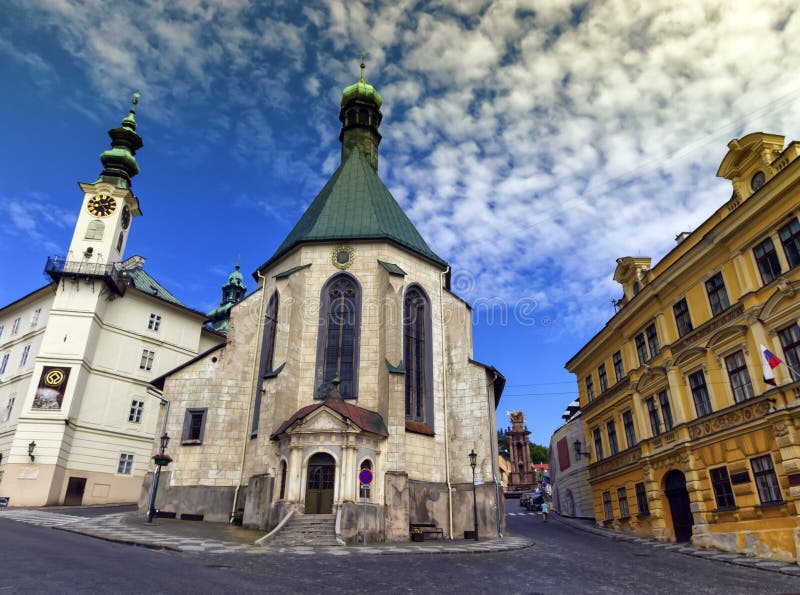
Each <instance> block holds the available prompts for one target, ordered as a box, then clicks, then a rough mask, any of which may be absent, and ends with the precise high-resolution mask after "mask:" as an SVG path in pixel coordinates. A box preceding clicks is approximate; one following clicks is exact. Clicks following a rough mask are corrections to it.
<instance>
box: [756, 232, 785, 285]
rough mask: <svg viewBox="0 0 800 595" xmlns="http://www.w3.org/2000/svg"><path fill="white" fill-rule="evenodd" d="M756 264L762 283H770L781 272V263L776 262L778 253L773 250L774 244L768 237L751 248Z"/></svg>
mask: <svg viewBox="0 0 800 595" xmlns="http://www.w3.org/2000/svg"><path fill="white" fill-rule="evenodd" d="M753 253H754V254H755V256H756V263H757V264H758V272H759V273H761V281H763V283H764V285H766V284H768V283H771V282H772V281H774V280H775V279H777V278H778V275H780V274H781V264H780V262H778V254H777V253H776V252H775V245H774V244H773V243H772V240H771V239H770V238H767V239H766V240H764V241H763V242H761V243H760V244H759V245H758V246H756V247H755V248H753Z"/></svg>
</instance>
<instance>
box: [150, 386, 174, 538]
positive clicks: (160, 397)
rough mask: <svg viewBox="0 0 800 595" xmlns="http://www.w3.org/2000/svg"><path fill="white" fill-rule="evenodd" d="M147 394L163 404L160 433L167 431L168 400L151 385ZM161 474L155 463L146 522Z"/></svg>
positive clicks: (153, 504) (152, 507)
mask: <svg viewBox="0 0 800 595" xmlns="http://www.w3.org/2000/svg"><path fill="white" fill-rule="evenodd" d="M147 394H148V395H150V396H151V397H155V398H156V399H158V400H159V401H161V404H162V405H164V406H165V408H164V421H163V423H162V424H161V435H162V436H163V435H164V434H166V433H167V418H168V417H169V401H168V400H167V399H165V398H164V394H163V393H161V392H159V391H157V390H156V389H154V388H153V387H151V386H148V387H147ZM163 450H164V449H163V448H162V449H161V451H160V452H161V454H163ZM159 475H161V466H160V465H156V468H155V470H154V471H153V480H152V481H151V482H150V495H149V497H148V498H147V522H148V523H152V522H153V511H154V510H155V506H156V490H157V489H158V477H159Z"/></svg>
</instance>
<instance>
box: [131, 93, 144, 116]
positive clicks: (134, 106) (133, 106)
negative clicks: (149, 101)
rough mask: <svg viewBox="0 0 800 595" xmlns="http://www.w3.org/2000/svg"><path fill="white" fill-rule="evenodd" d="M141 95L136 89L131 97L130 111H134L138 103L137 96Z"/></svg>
mask: <svg viewBox="0 0 800 595" xmlns="http://www.w3.org/2000/svg"><path fill="white" fill-rule="evenodd" d="M141 96H142V94H141V93H139V91H136V92H135V93H134V94H133V99H131V112H133V113H136V106H137V105H139V98H140V97H141Z"/></svg>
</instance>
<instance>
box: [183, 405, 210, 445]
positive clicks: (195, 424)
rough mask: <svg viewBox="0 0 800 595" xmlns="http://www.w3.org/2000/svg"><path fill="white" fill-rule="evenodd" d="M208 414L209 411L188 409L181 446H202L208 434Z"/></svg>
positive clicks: (184, 419) (184, 420)
mask: <svg viewBox="0 0 800 595" xmlns="http://www.w3.org/2000/svg"><path fill="white" fill-rule="evenodd" d="M206 413H208V409H206V408H205V407H204V408H202V409H187V410H186V415H185V416H184V418H183V433H182V434H181V444H202V443H203V436H204V435H205V432H206Z"/></svg>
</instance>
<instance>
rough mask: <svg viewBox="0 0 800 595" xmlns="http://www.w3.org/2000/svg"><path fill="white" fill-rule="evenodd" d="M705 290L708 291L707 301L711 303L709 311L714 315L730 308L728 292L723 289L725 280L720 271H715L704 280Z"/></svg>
mask: <svg viewBox="0 0 800 595" xmlns="http://www.w3.org/2000/svg"><path fill="white" fill-rule="evenodd" d="M706 292H707V293H708V302H709V303H710V304H711V312H712V313H713V315H714V316H716V315H717V314H721V313H722V312H724V311H725V310H727V309H728V308H730V305H731V303H730V302H729V301H728V292H727V291H726V290H725V280H724V279H723V278H722V273H717V274H716V275H714V276H713V277H711V278H710V279H709V280H708V281H706Z"/></svg>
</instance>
